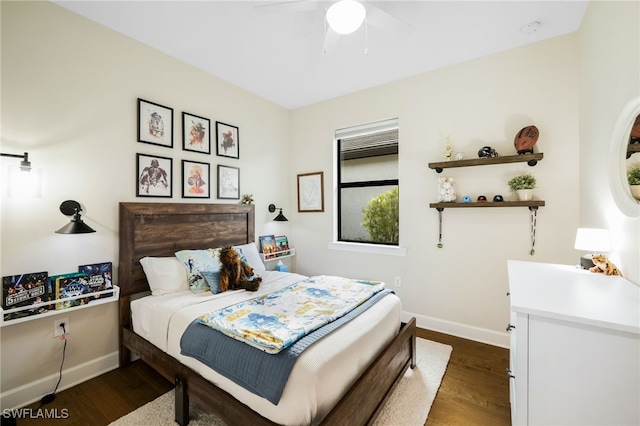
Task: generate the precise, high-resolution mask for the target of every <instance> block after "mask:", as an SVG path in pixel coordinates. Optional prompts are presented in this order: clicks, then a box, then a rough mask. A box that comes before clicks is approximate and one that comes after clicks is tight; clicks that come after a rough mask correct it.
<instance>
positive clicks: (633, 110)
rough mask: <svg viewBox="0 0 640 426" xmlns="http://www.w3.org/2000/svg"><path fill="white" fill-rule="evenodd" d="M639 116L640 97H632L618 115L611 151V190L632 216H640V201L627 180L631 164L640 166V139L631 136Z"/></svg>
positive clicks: (620, 205) (622, 208) (619, 204)
mask: <svg viewBox="0 0 640 426" xmlns="http://www.w3.org/2000/svg"><path fill="white" fill-rule="evenodd" d="M638 116H640V97H637V98H634V99H632V100H631V101H630V102H629V103H628V104H627V105H626V106H625V107H624V109H623V110H622V112H621V113H620V115H619V116H618V121H617V122H616V124H615V127H614V129H613V135H612V138H611V151H610V153H609V156H610V162H611V164H610V167H609V182H610V186H611V192H612V194H613V198H614V200H615V202H616V204H617V205H618V208H619V209H620V211H622V212H623V213H624V214H625V215H627V216H630V217H638V216H640V202H639V201H638V200H636V199H635V198H633V196H632V195H631V188H630V186H629V182H628V180H627V169H628V168H629V167H630V166H631V165H637V166H640V141H638V142H637V143H635V142H636V139H635V138H634V139H632V138H631V130H632V129H633V128H634V124H635V122H636V119H637V118H638ZM632 141H633V142H634V143H632ZM636 146H637V147H638V148H636ZM634 153H635V154H634Z"/></svg>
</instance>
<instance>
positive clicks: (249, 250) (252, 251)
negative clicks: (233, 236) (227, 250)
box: [233, 243, 267, 273]
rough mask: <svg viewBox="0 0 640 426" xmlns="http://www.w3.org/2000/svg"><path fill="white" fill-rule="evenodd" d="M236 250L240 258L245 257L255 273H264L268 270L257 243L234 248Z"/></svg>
mask: <svg viewBox="0 0 640 426" xmlns="http://www.w3.org/2000/svg"><path fill="white" fill-rule="evenodd" d="M233 248H234V249H236V251H237V252H238V253H239V254H240V257H242V256H244V257H245V259H246V262H247V264H248V265H249V266H251V267H252V268H253V272H255V273H258V272H264V271H266V270H267V268H266V267H265V266H264V263H263V262H262V257H260V253H258V247H257V246H256V244H255V243H248V244H242V245H240V246H233Z"/></svg>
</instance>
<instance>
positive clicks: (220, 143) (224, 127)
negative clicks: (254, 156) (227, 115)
mask: <svg viewBox="0 0 640 426" xmlns="http://www.w3.org/2000/svg"><path fill="white" fill-rule="evenodd" d="M216 155H218V156H220V157H231V158H240V131H239V130H238V128H237V127H235V126H231V125H229V124H224V123H221V122H219V121H216Z"/></svg>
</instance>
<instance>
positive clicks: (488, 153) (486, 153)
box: [478, 146, 498, 158]
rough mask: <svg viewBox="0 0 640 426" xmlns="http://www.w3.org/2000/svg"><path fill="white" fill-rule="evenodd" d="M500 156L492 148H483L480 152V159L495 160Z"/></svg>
mask: <svg viewBox="0 0 640 426" xmlns="http://www.w3.org/2000/svg"><path fill="white" fill-rule="evenodd" d="M497 156H498V151H496V150H495V149H493V148H491V147H490V146H483V147H482V148H481V149H480V151H478V157H480V158H494V157H497Z"/></svg>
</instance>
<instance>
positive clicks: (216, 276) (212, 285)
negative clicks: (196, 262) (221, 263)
mask: <svg viewBox="0 0 640 426" xmlns="http://www.w3.org/2000/svg"><path fill="white" fill-rule="evenodd" d="M202 276H203V277H204V280H205V281H206V282H207V285H208V286H209V289H210V290H211V293H213V294H218V293H222V290H221V289H220V270H217V271H203V272H202Z"/></svg>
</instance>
